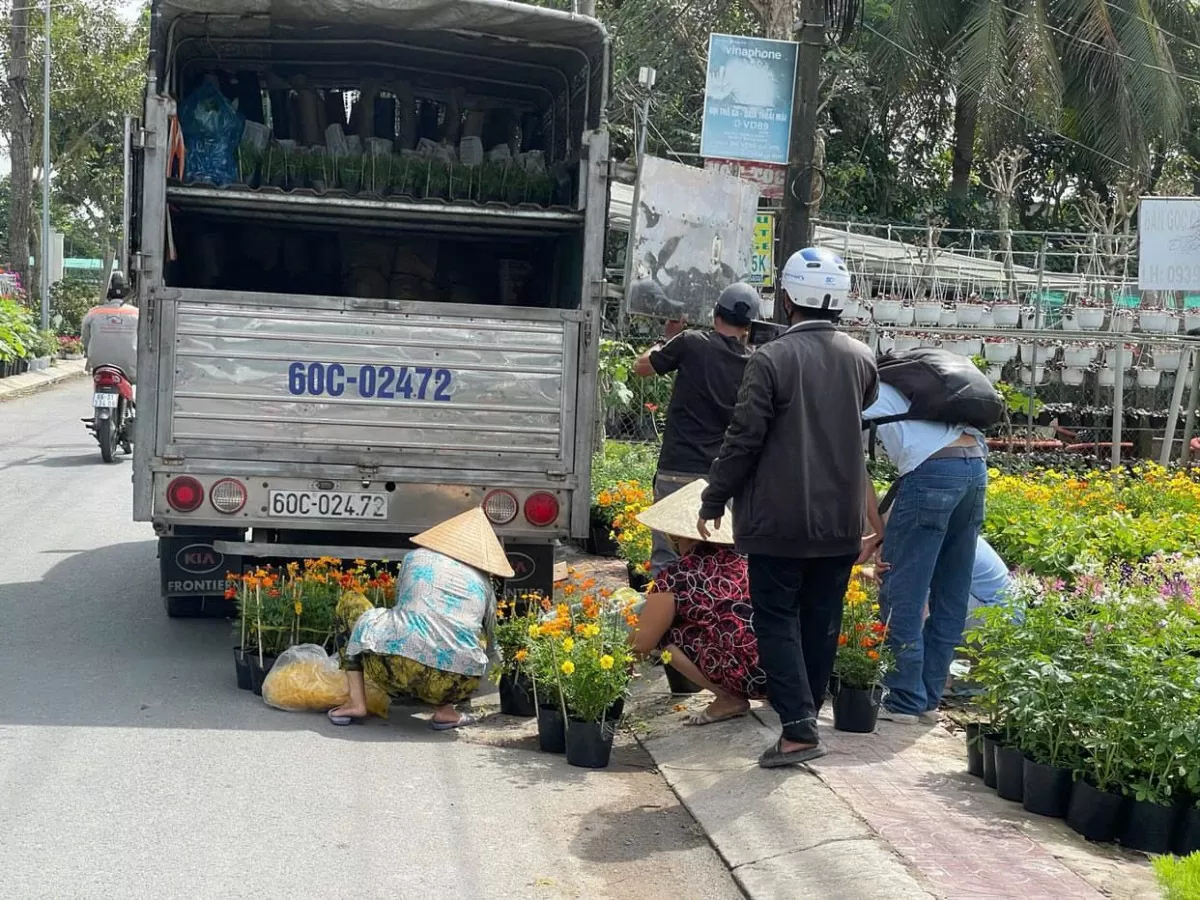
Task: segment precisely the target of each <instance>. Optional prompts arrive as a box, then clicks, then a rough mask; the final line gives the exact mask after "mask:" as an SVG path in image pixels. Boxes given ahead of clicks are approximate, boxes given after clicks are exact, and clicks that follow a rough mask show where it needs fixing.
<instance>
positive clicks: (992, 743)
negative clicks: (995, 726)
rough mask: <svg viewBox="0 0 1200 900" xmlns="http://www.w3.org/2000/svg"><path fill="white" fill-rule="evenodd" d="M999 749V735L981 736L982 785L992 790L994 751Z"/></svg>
mask: <svg viewBox="0 0 1200 900" xmlns="http://www.w3.org/2000/svg"><path fill="white" fill-rule="evenodd" d="M999 747H1000V735H998V734H985V735H984V736H983V783H984V785H986V786H987V787H990V788H992V789H993V790H994V789H995V787H996V750H997V749H998V748H999Z"/></svg>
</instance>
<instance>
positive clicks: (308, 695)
mask: <svg viewBox="0 0 1200 900" xmlns="http://www.w3.org/2000/svg"><path fill="white" fill-rule="evenodd" d="M262 697H263V701H264V702H265V703H266V704H267V706H273V707H275V709H282V710H286V711H287V712H306V711H310V710H314V711H317V712H324V711H325V710H329V709H333V708H334V707H336V706H341V705H342V704H343V703H346V702H348V701H349V700H350V691H349V689H348V688H347V687H346V673H345V672H343V671H342V670H341V669H340V668H338V660H337V657H336V656H330V655H329V654H327V653H326V652H325V649H324V648H323V647H320V646H318V645H317V644H300V645H298V646H295V647H289V648H288V649H287V650H285V651H284V652H283V653H282V654H280V656H279V659H278V660H276V662H275V665H274V667H273V668H272V669H271V671H270V672H269V673H268V674H267V677H266V679H265V680H264V681H263V692H262ZM390 705H391V700H390V699H389V697H388V695H387V694H386V693H384V691H383V690H382V689H381V688H379V687H377V686H376V685H375V683H374V682H372V681H368V682H367V712H369V713H371V715H373V716H379V717H380V718H381V719H386V718H387V717H388V709H389V707H390Z"/></svg>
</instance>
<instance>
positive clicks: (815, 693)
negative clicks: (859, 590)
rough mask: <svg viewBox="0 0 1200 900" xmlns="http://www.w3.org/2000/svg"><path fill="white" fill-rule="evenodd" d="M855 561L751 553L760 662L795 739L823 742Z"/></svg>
mask: <svg viewBox="0 0 1200 900" xmlns="http://www.w3.org/2000/svg"><path fill="white" fill-rule="evenodd" d="M854 560H855V557H853V556H839V557H830V558H818V559H791V558H785V557H779V556H760V555H756V554H751V555H750V567H749V568H750V605H751V607H752V608H753V609H754V634H755V637H757V639H758V661H759V665H761V666H762V669H763V672H764V673H765V674H766V676H767V699H769V700H770V701H771V707H772V709H774V710H775V712H776V713H778V714H779V721H780V722H781V723H782V725H783V736H784V737H785V738H787V739H788V740H789V741H796V742H797V743H801V744H815V743H816V742H817V740H818V735H817V713H818V712H820V710H821V705H822V704H823V703H824V702H825V689H826V687H827V685H828V684H829V676H830V675H832V674H833V660H834V657H835V656H837V642H838V632H840V631H841V628H842V603H843V602H844V600H845V597H846V586H847V585H848V584H849V583H850V572H851V570H852V569H853V568H854Z"/></svg>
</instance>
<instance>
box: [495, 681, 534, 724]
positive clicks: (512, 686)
mask: <svg viewBox="0 0 1200 900" xmlns="http://www.w3.org/2000/svg"><path fill="white" fill-rule="evenodd" d="M499 690H500V712H502V713H504V715H506V716H519V717H520V718H522V719H532V718H533V717H534V716H536V715H537V705H536V704H535V703H534V701H533V683H532V682H531V681H530V680H529V678H528V677H527V676H525V675H521V674H519V673H512V672H505V673H504V674H503V675H501V676H500V687H499Z"/></svg>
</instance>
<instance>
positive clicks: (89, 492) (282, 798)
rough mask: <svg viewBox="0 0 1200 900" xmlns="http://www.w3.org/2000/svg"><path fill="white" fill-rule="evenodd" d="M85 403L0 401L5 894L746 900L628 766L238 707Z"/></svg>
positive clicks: (512, 729)
mask: <svg viewBox="0 0 1200 900" xmlns="http://www.w3.org/2000/svg"><path fill="white" fill-rule="evenodd" d="M89 387H90V385H89V384H88V383H87V382H86V381H78V380H77V381H73V382H69V383H67V384H64V385H60V386H59V387H57V388H54V389H53V390H50V391H47V392H44V393H41V394H38V395H34V396H30V397H25V398H20V399H17V400H12V401H9V402H6V403H0V534H2V535H3V537H4V541H3V544H4V550H3V556H2V557H0V686H2V688H0V871H3V873H4V875H3V881H4V888H3V890H2V891H0V895H2V896H4V897H6V898H8V897H12V898H41V897H55V898H57V897H63V898H67V897H70V898H76V897H78V898H104V897H120V898H141V897H147V898H172V897H188V898H196V897H205V898H207V897H254V898H276V897H277V898H286V900H296V898H307V897H329V896H338V895H350V896H357V897H368V898H373V897H381V898H382V897H387V898H391V900H402V898H459V897H461V898H493V897H495V898H509V897H514V898H516V897H520V898H542V897H545V898H561V897H587V898H639V900H645V898H664V900H665V898H671V900H677V898H680V897H703V898H706V900H709V898H713V900H724V898H731V900H732V898H736V897H739V896H741V895H740V893H739V892H738V891H737V889H736V888H735V887H734V884H733V881H732V879H731V878H730V877H729V875H728V873H727V871H726V869H725V867H724V866H723V865H722V864H721V862H720V860H719V859H718V858H717V857H716V855H715V853H714V852H713V851H712V849H711V848H710V846H709V845H708V843H707V841H706V840H705V838H704V836H703V834H701V832H700V831H699V829H698V828H697V826H696V825H695V823H694V822H693V821H692V819H691V818H690V817H689V816H688V815H687V813H686V812H685V811H684V810H683V809H682V808H681V807H680V806H679V804H678V802H677V800H676V798H675V796H674V795H673V794H672V793H671V792H670V791H669V790H668V789H667V787H666V785H665V783H664V782H663V780H662V779H661V777H660V776H659V775H658V774H657V773H656V772H655V771H654V770H653V769H652V768H651V766H650V762H649V759H648V757H646V756H644V755H643V754H642V753H641V752H640V751H639V750H638V749H636V748H635V747H629V746H627V747H624V748H622V749H619V750H618V752H617V754H616V761H617V763H618V764H617V765H616V766H615V767H614V768H612V769H610V770H608V771H605V772H587V771H582V770H578V769H572V768H570V767H568V766H567V765H566V763H565V762H564V761H563V759H562V758H561V757H548V756H544V755H541V754H538V753H536V752H534V750H533V749H532V746H531V741H530V739H529V737H528V728H527V726H526V727H519V726H515V725H513V724H511V723H510V724H508V725H504V724H499V725H495V724H493V725H489V726H485V727H482V728H480V729H478V730H476V731H475V732H474V733H471V732H470V731H464V732H463V733H461V734H456V735H455V734H451V735H435V734H434V733H433V732H432V731H430V730H429V728H428V724H427V722H425V720H424V719H422V718H420V716H421V715H422V711H420V710H417V709H401V708H397V709H394V710H393V715H392V720H391V722H389V723H378V724H375V725H364V726H359V727H353V728H348V729H335V728H334V727H333V726H330V725H328V724H327V723H326V722H325V721H324V718H323V717H322V716H320V715H315V714H314V715H305V714H292V713H283V712H278V711H275V710H271V709H268V708H267V707H265V706H264V705H263V704H262V703H261V701H260V700H259V699H258V698H256V697H253V696H252V695H250V694H249V693H248V692H240V691H238V690H237V689H236V687H235V684H234V673H233V662H232V656H231V653H230V647H231V646H232V644H233V643H234V642H233V641H232V640H231V629H230V625H229V623H228V622H225V621H212V620H208V621H205V620H172V619H168V618H167V616H166V614H165V613H164V612H163V609H162V604H161V602H160V600H159V598H158V591H157V564H156V561H155V542H154V539H153V534H152V532H151V530H150V528H149V526H148V525H144V524H135V523H133V522H132V521H131V512H130V464H129V462H128V461H124V462H121V463H118V464H115V465H111V466H105V465H103V464H102V463H101V462H100V454H99V449H98V447H97V446H96V444H95V442H94V441H93V439H92V438H91V436H90V435H89V434H88V433H87V432H86V431H85V429H84V427H83V425H82V424H81V423H80V421H79V417H80V416H81V415H83V414H85V413H86V412H87V406H88V399H89Z"/></svg>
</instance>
